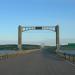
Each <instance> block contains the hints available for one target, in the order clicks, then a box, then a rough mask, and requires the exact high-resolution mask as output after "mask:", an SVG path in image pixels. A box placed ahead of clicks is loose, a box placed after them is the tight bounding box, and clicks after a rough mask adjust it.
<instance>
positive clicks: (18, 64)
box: [0, 51, 75, 75]
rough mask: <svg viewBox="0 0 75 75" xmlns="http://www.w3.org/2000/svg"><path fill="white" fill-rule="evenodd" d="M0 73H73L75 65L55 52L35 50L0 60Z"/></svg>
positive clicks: (12, 74)
mask: <svg viewBox="0 0 75 75" xmlns="http://www.w3.org/2000/svg"><path fill="white" fill-rule="evenodd" d="M0 75H75V66H73V65H71V64H69V63H67V62H66V61H65V60H63V59H61V58H59V57H58V56H57V55H55V54H48V53H47V52H45V51H36V52H33V53H31V54H28V55H25V56H18V57H16V58H12V59H7V60H3V61H0Z"/></svg>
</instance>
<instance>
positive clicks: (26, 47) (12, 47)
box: [0, 44, 40, 50]
mask: <svg viewBox="0 0 75 75" xmlns="http://www.w3.org/2000/svg"><path fill="white" fill-rule="evenodd" d="M39 48H40V46H39V45H25V44H24V45H22V49H23V50H30V49H39ZM0 50H18V46H17V45H15V44H14V45H0Z"/></svg>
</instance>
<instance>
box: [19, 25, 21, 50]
mask: <svg viewBox="0 0 75 75" xmlns="http://www.w3.org/2000/svg"><path fill="white" fill-rule="evenodd" d="M18 49H19V50H22V27H21V25H19V27H18Z"/></svg>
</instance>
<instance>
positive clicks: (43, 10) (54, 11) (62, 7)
mask: <svg viewBox="0 0 75 75" xmlns="http://www.w3.org/2000/svg"><path fill="white" fill-rule="evenodd" d="M57 24H58V25H59V27H60V43H61V44H67V43H75V0H0V44H13V43H16V44H17V42H18V41H17V40H18V26H19V25H22V26H56V25H57ZM22 38H23V39H22V41H23V43H27V44H42V43H44V44H48V45H55V33H54V32H52V31H47V30H41V31H36V30H33V31H25V32H23V36H22Z"/></svg>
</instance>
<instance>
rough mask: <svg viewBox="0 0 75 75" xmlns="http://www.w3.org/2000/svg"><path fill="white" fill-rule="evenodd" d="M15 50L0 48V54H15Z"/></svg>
mask: <svg viewBox="0 0 75 75" xmlns="http://www.w3.org/2000/svg"><path fill="white" fill-rule="evenodd" d="M16 52H17V51H15V50H0V54H2V55H4V54H15V53H16Z"/></svg>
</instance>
